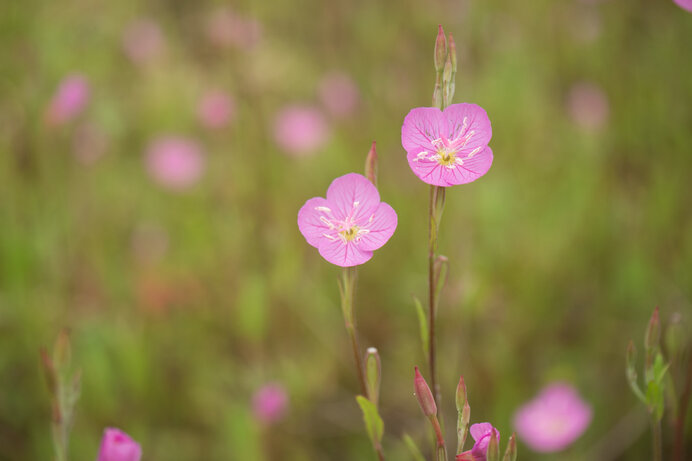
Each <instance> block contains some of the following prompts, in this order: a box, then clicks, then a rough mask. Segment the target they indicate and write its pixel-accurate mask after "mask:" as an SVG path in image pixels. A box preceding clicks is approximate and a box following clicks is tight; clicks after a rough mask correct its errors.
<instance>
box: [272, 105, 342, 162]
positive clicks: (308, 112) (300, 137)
mask: <svg viewBox="0 0 692 461" xmlns="http://www.w3.org/2000/svg"><path fill="white" fill-rule="evenodd" d="M274 139H275V140H276V143H277V144H278V145H279V147H280V148H281V149H283V150H284V151H286V152H287V153H288V154H291V155H294V156H304V155H310V154H314V153H315V152H316V151H318V150H319V149H320V148H322V147H323V146H324V144H325V143H326V142H327V140H328V139H329V127H328V125H327V122H326V120H325V119H324V116H323V115H322V112H320V111H319V110H318V109H316V108H315V107H312V106H304V105H292V106H288V107H285V108H283V109H282V110H281V111H279V113H278V114H277V115H276V118H275V120H274Z"/></svg>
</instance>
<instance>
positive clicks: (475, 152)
mask: <svg viewBox="0 0 692 461" xmlns="http://www.w3.org/2000/svg"><path fill="white" fill-rule="evenodd" d="M481 149H483V146H478V147H476V148H475V149H473V150H472V151H471V153H470V154H469V155H467V156H466V158H471V157H473V156H474V155H476V154H477V153H479V152H480V151H481Z"/></svg>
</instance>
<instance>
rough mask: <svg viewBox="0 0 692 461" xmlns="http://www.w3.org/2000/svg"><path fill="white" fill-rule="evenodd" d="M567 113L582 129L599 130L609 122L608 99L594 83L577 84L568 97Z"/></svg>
mask: <svg viewBox="0 0 692 461" xmlns="http://www.w3.org/2000/svg"><path fill="white" fill-rule="evenodd" d="M567 111H568V113H569V115H570V117H571V118H572V120H573V121H574V123H576V124H577V125H578V126H579V127H580V128H582V129H585V130H590V131H595V130H598V129H599V128H602V127H603V126H604V125H605V124H606V122H607V121H608V115H609V112H610V108H609V105H608V97H607V96H606V94H605V93H604V92H603V90H602V89H601V88H600V87H598V86H596V85H594V84H593V83H586V82H581V83H577V84H575V85H573V86H572V88H571V89H570V90H569V94H568V95H567Z"/></svg>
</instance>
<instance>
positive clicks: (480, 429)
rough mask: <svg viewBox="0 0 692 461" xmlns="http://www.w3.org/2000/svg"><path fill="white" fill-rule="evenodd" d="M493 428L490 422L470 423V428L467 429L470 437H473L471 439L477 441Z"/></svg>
mask: <svg viewBox="0 0 692 461" xmlns="http://www.w3.org/2000/svg"><path fill="white" fill-rule="evenodd" d="M493 429H494V428H493V425H492V424H490V423H477V424H472V425H471V429H469V432H470V433H471V437H473V440H475V441H476V442H477V441H478V440H480V439H481V438H483V436H484V435H487V434H490V431H492V430H493ZM495 430H497V429H495ZM498 434H499V432H498Z"/></svg>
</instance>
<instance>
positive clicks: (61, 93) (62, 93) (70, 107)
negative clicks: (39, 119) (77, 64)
mask: <svg viewBox="0 0 692 461" xmlns="http://www.w3.org/2000/svg"><path fill="white" fill-rule="evenodd" d="M90 93H91V90H90V88H89V82H88V81H87V79H86V77H84V76H83V75H80V74H72V75H68V76H67V77H65V78H64V79H63V81H62V82H60V86H58V89H57V91H56V92H55V94H54V95H53V98H52V99H51V101H50V104H49V105H48V109H47V112H46V118H47V121H48V123H50V124H51V125H63V124H65V123H67V122H69V121H70V120H73V119H74V118H76V117H77V116H78V115H79V114H80V113H81V112H82V111H83V110H84V108H85V107H86V105H87V104H88V102H89V96H90Z"/></svg>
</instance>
